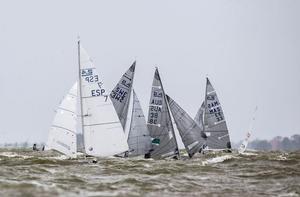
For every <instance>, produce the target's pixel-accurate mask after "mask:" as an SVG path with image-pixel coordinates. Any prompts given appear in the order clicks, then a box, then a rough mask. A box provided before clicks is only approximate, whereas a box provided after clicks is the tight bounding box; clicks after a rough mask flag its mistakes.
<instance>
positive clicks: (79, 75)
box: [77, 39, 85, 151]
mask: <svg viewBox="0 0 300 197" xmlns="http://www.w3.org/2000/svg"><path fill="white" fill-rule="evenodd" d="M77 45H78V48H77V50H78V77H79V78H78V85H79V88H78V90H79V104H80V112H79V117H80V118H81V131H82V142H83V143H82V144H83V150H84V151H85V144H84V127H83V125H84V117H83V114H82V112H83V106H82V90H81V64H80V39H78V42H77Z"/></svg>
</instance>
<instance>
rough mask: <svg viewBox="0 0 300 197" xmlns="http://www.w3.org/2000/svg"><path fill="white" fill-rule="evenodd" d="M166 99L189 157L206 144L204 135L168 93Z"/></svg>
mask: <svg viewBox="0 0 300 197" xmlns="http://www.w3.org/2000/svg"><path fill="white" fill-rule="evenodd" d="M166 96H167V100H168V103H169V106H170V110H171V112H172V115H173V118H174V120H175V123H176V126H177V129H178V131H179V133H180V136H181V139H182V142H183V144H184V146H185V149H186V151H187V152H188V154H189V157H193V155H194V154H195V153H198V152H199V151H200V150H201V149H202V148H203V147H204V145H205V144H206V136H205V135H204V133H200V132H199V131H200V130H201V129H200V127H199V125H198V124H197V123H196V122H195V121H194V120H193V119H192V118H191V117H190V116H189V115H188V114H187V113H186V112H185V111H184V110H183V109H182V108H181V107H180V106H179V105H178V104H177V103H176V102H175V101H174V100H173V99H172V98H170V97H169V96H168V95H166Z"/></svg>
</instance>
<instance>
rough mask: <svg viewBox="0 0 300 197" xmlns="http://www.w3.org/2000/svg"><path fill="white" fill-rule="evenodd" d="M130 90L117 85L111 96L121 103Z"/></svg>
mask: <svg viewBox="0 0 300 197" xmlns="http://www.w3.org/2000/svg"><path fill="white" fill-rule="evenodd" d="M127 95H128V92H127V91H126V90H123V89H122V88H120V87H116V88H115V89H114V90H113V91H112V92H111V93H110V96H111V98H113V99H115V100H117V101H119V102H120V103H122V102H123V101H124V100H125V98H126V97H127Z"/></svg>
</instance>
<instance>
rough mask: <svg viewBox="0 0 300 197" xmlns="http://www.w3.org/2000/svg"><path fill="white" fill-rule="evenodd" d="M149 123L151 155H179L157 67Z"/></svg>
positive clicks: (160, 156) (157, 156)
mask: <svg viewBox="0 0 300 197" xmlns="http://www.w3.org/2000/svg"><path fill="white" fill-rule="evenodd" d="M147 124H148V129H149V132H150V136H151V137H152V148H153V151H152V152H151V157H153V158H165V157H174V156H175V157H178V156H179V151H178V146H177V142H176V137H175V134H174V129H173V124H172V121H171V117H170V112H169V108H168V105H167V102H166V98H165V92H164V89H163V86H162V83H161V79H160V76H159V73H158V69H157V68H156V70H155V74H154V79H153V83H152V91H151V97H150V104H149V113H148V122H147Z"/></svg>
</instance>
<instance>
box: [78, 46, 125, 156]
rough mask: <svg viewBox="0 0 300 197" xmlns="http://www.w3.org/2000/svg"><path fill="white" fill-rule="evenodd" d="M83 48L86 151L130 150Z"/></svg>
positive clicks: (101, 153)
mask: <svg viewBox="0 0 300 197" xmlns="http://www.w3.org/2000/svg"><path fill="white" fill-rule="evenodd" d="M78 46H79V47H78V48H79V57H80V58H79V59H80V63H79V65H80V86H81V88H80V97H81V108H82V110H81V111H82V112H81V113H82V114H81V116H82V130H83V138H84V146H85V152H86V154H88V155H92V156H99V157H104V156H113V155H116V154H120V153H122V152H125V151H127V150H128V145H127V142H126V137H125V134H124V132H123V129H122V125H121V123H120V120H119V118H118V115H117V114H116V111H115V109H114V106H113V104H112V102H111V100H110V98H109V93H107V91H106V90H105V88H104V86H103V81H102V78H101V77H100V75H98V73H97V71H96V68H95V66H94V65H93V63H92V61H91V60H90V57H89V56H88V54H87V53H86V51H85V50H84V49H83V48H82V47H80V43H78Z"/></svg>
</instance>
